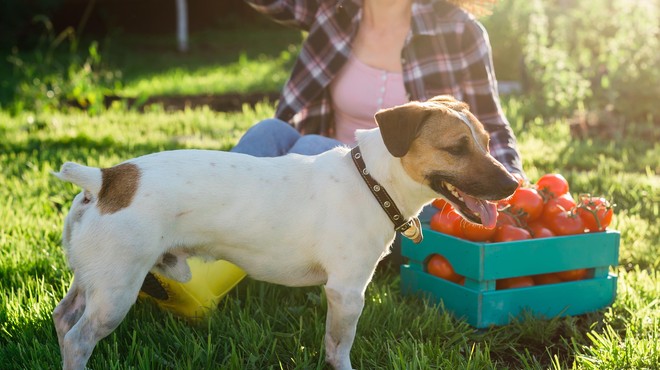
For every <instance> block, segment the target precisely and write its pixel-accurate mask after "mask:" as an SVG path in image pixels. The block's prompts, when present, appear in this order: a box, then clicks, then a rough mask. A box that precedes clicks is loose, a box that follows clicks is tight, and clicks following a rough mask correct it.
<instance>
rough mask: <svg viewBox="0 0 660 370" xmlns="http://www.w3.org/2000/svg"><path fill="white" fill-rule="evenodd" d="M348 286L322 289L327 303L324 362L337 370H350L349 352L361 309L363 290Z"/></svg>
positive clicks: (329, 286)
mask: <svg viewBox="0 0 660 370" xmlns="http://www.w3.org/2000/svg"><path fill="white" fill-rule="evenodd" d="M347 286H350V284H347V285H343V286H337V285H334V286H332V285H326V286H325V295H326V299H327V301H328V313H327V319H326V327H325V360H326V361H327V362H328V363H329V364H330V365H331V366H332V367H333V368H335V369H336V370H345V369H352V367H351V358H350V352H351V347H352V346H353V340H354V339H355V330H356V328H357V322H358V319H359V318H360V314H361V313H362V308H363V307H364V291H363V290H355V289H353V288H347Z"/></svg>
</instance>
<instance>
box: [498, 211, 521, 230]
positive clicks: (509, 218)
mask: <svg viewBox="0 0 660 370" xmlns="http://www.w3.org/2000/svg"><path fill="white" fill-rule="evenodd" d="M521 224H522V221H520V220H519V219H518V217H517V216H515V215H514V214H512V213H511V211H509V210H508V209H505V210H500V211H498V212H497V226H498V227H499V226H503V225H513V226H517V227H518V226H520V225H521Z"/></svg>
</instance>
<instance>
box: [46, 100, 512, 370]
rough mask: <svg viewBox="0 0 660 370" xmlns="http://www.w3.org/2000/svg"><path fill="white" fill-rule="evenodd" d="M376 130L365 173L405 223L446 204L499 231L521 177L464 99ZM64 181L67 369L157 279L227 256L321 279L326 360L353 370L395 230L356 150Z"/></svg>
mask: <svg viewBox="0 0 660 370" xmlns="http://www.w3.org/2000/svg"><path fill="white" fill-rule="evenodd" d="M376 121H377V123H378V125H379V128H378V129H373V130H368V131H361V132H358V133H357V140H358V144H359V148H361V152H362V157H363V159H364V162H365V164H366V170H364V171H365V173H366V172H368V173H370V175H371V177H372V178H373V179H375V180H376V181H377V182H378V183H379V185H378V189H377V190H380V189H381V187H382V190H384V191H386V192H388V193H389V195H390V197H391V198H390V200H391V202H392V203H393V204H394V205H395V206H397V207H398V209H399V211H400V215H402V217H403V218H404V219H405V220H408V219H411V218H414V217H415V216H416V215H417V214H418V213H419V212H420V210H421V209H422V207H423V206H424V205H426V204H428V203H429V202H431V201H432V200H433V199H435V198H437V197H444V198H446V199H447V200H449V201H450V202H451V203H453V204H454V205H455V206H456V208H457V209H459V210H460V211H461V212H462V214H463V216H464V217H466V218H467V219H469V220H473V221H475V222H482V223H483V224H486V225H489V226H493V225H494V220H495V216H496V212H497V211H496V209H495V205H494V204H493V203H492V202H489V201H488V200H499V199H502V198H505V197H507V196H509V195H511V194H512V193H513V191H514V190H515V189H516V187H517V182H516V180H515V179H514V178H513V177H512V176H511V175H510V174H509V173H508V172H507V171H506V170H505V169H504V167H503V166H502V165H500V164H499V163H498V162H497V161H495V159H494V158H493V157H491V156H490V154H488V134H487V133H486V131H485V130H484V129H483V126H482V125H481V123H479V121H478V120H477V119H476V118H475V117H474V116H473V115H472V114H471V113H470V112H469V111H468V108H467V106H466V105H465V104H463V103H460V102H457V101H456V100H453V99H452V98H449V97H446V96H445V97H436V98H434V99H432V100H430V101H428V102H424V103H420V102H413V103H408V104H405V105H402V106H399V107H395V108H392V109H387V110H383V111H380V112H379V113H377V114H376ZM55 175H56V176H57V177H58V178H60V179H62V180H66V181H70V182H73V183H75V184H77V185H79V186H80V187H82V188H83V189H84V191H83V192H81V193H80V194H78V195H77V196H76V197H75V199H74V200H73V204H72V206H71V210H70V212H69V214H68V216H67V218H66V221H65V226H64V232H63V244H64V246H65V248H66V250H67V257H68V262H69V265H70V267H71V268H72V270H73V273H74V281H73V283H72V285H71V288H70V290H69V292H68V293H67V295H66V297H64V299H63V300H62V301H61V302H60V304H59V305H58V306H57V308H56V309H55V311H54V312H53V318H54V322H55V327H56V330H57V334H58V339H59V344H60V350H61V353H62V358H63V362H64V368H66V369H83V368H84V367H85V364H86V363H87V361H88V359H89V357H90V355H91V354H92V350H93V349H94V347H95V345H96V343H97V342H98V341H99V340H101V339H102V338H104V337H105V336H107V335H108V334H110V333H111V332H112V331H113V330H114V329H115V328H116V327H117V326H118V325H119V323H120V322H121V321H122V320H123V319H124V317H125V315H126V313H127V312H128V310H129V308H130V307H131V305H132V304H133V303H134V302H135V300H136V297H137V296H138V291H139V290H140V286H141V284H142V281H143V280H144V278H145V275H146V274H147V273H148V272H149V271H150V270H153V271H157V272H158V273H160V274H163V275H165V276H167V277H170V278H172V279H175V280H178V281H186V280H188V279H189V278H190V269H189V267H188V265H187V263H186V258H187V257H190V256H201V257H203V258H207V259H213V260H215V259H224V260H228V261H230V262H233V263H234V264H236V265H238V266H240V267H241V268H242V269H244V270H245V271H246V272H247V273H248V275H249V276H251V277H252V278H254V279H258V280H263V281H267V282H271V283H276V284H283V285H287V286H309V285H320V284H324V285H325V293H326V296H327V301H328V312H327V321H326V334H325V348H326V360H327V361H328V362H329V363H330V364H331V365H332V366H333V367H334V368H336V369H350V368H351V362H350V357H349V354H350V349H351V346H352V344H353V340H354V337H355V330H356V325H357V321H358V318H359V316H360V314H361V311H362V308H363V305H364V292H365V289H366V287H367V284H368V283H369V281H370V280H371V278H372V275H373V273H374V270H375V268H376V265H377V264H378V261H379V260H380V259H381V258H382V257H383V256H384V255H386V254H387V253H388V249H389V245H390V244H391V243H392V241H393V239H394V236H395V230H394V227H393V224H392V222H394V221H392V219H391V218H390V217H388V213H386V210H385V208H389V205H390V202H388V201H385V202H383V201H382V200H377V198H376V197H374V195H372V192H371V190H370V188H369V187H368V186H367V185H366V184H365V181H363V178H362V176H361V172H358V169H357V168H356V165H355V164H354V163H353V160H352V155H351V151H350V149H348V148H344V147H338V148H335V149H333V150H331V151H328V152H326V153H323V154H320V155H317V156H300V155H287V156H283V157H277V158H256V157H252V156H248V155H242V154H236V153H228V152H219V151H202V150H179V151H169V152H162V153H156V154H151V155H146V156H143V157H139V158H135V159H131V160H129V161H126V162H124V163H122V164H119V165H117V166H115V167H112V168H105V169H98V168H92V167H86V166H82V165H78V164H74V163H65V164H64V165H63V166H62V169H61V171H60V172H59V173H56V174H55ZM376 195H377V194H376ZM377 196H378V195H377ZM383 204H385V205H383ZM395 219H396V217H395ZM412 228H413V229H414V228H415V226H414V225H413V226H412Z"/></svg>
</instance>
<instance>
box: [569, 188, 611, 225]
mask: <svg viewBox="0 0 660 370" xmlns="http://www.w3.org/2000/svg"><path fill="white" fill-rule="evenodd" d="M576 212H577V214H578V216H580V218H581V219H582V221H584V227H585V228H587V229H588V230H589V231H603V230H605V229H606V228H607V227H608V226H609V225H610V222H612V215H613V214H614V210H613V209H612V206H611V205H610V202H608V201H607V199H605V198H600V197H592V196H589V195H585V196H581V197H580V204H579V205H578V208H577V211H576Z"/></svg>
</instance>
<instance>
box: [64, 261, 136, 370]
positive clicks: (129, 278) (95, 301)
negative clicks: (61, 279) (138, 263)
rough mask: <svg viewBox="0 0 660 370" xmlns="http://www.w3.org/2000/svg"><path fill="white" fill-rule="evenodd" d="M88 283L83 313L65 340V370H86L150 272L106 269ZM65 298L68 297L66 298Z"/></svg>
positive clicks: (115, 267)
mask: <svg viewBox="0 0 660 370" xmlns="http://www.w3.org/2000/svg"><path fill="white" fill-rule="evenodd" d="M96 272H97V274H95V275H94V281H87V283H88V284H86V287H85V289H84V290H82V291H80V292H79V293H78V294H84V299H83V307H84V310H83V313H82V316H80V318H79V319H78V321H77V322H76V323H75V325H73V327H72V328H71V329H70V330H69V331H68V332H67V333H66V335H64V339H63V341H62V360H63V362H64V369H71V370H74V369H75V370H78V369H84V368H85V364H86V363H87V361H88V360H89V357H90V356H91V354H92V351H93V350H94V347H95V346H96V344H97V343H98V341H99V340H101V339H103V338H104V337H106V336H108V335H109V334H110V333H111V332H112V331H113V330H114V329H115V328H116V327H117V326H119V324H120V323H121V321H122V320H123V319H124V317H125V316H126V314H127V313H128V311H129V310H130V308H131V306H132V305H133V303H134V302H135V300H136V298H137V295H138V291H139V290H140V286H141V284H142V281H143V280H144V277H145V276H146V274H147V270H146V269H145V270H144V271H126V270H125V269H122V268H117V266H107V268H105V269H104V270H103V271H96ZM65 299H66V298H65Z"/></svg>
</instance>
